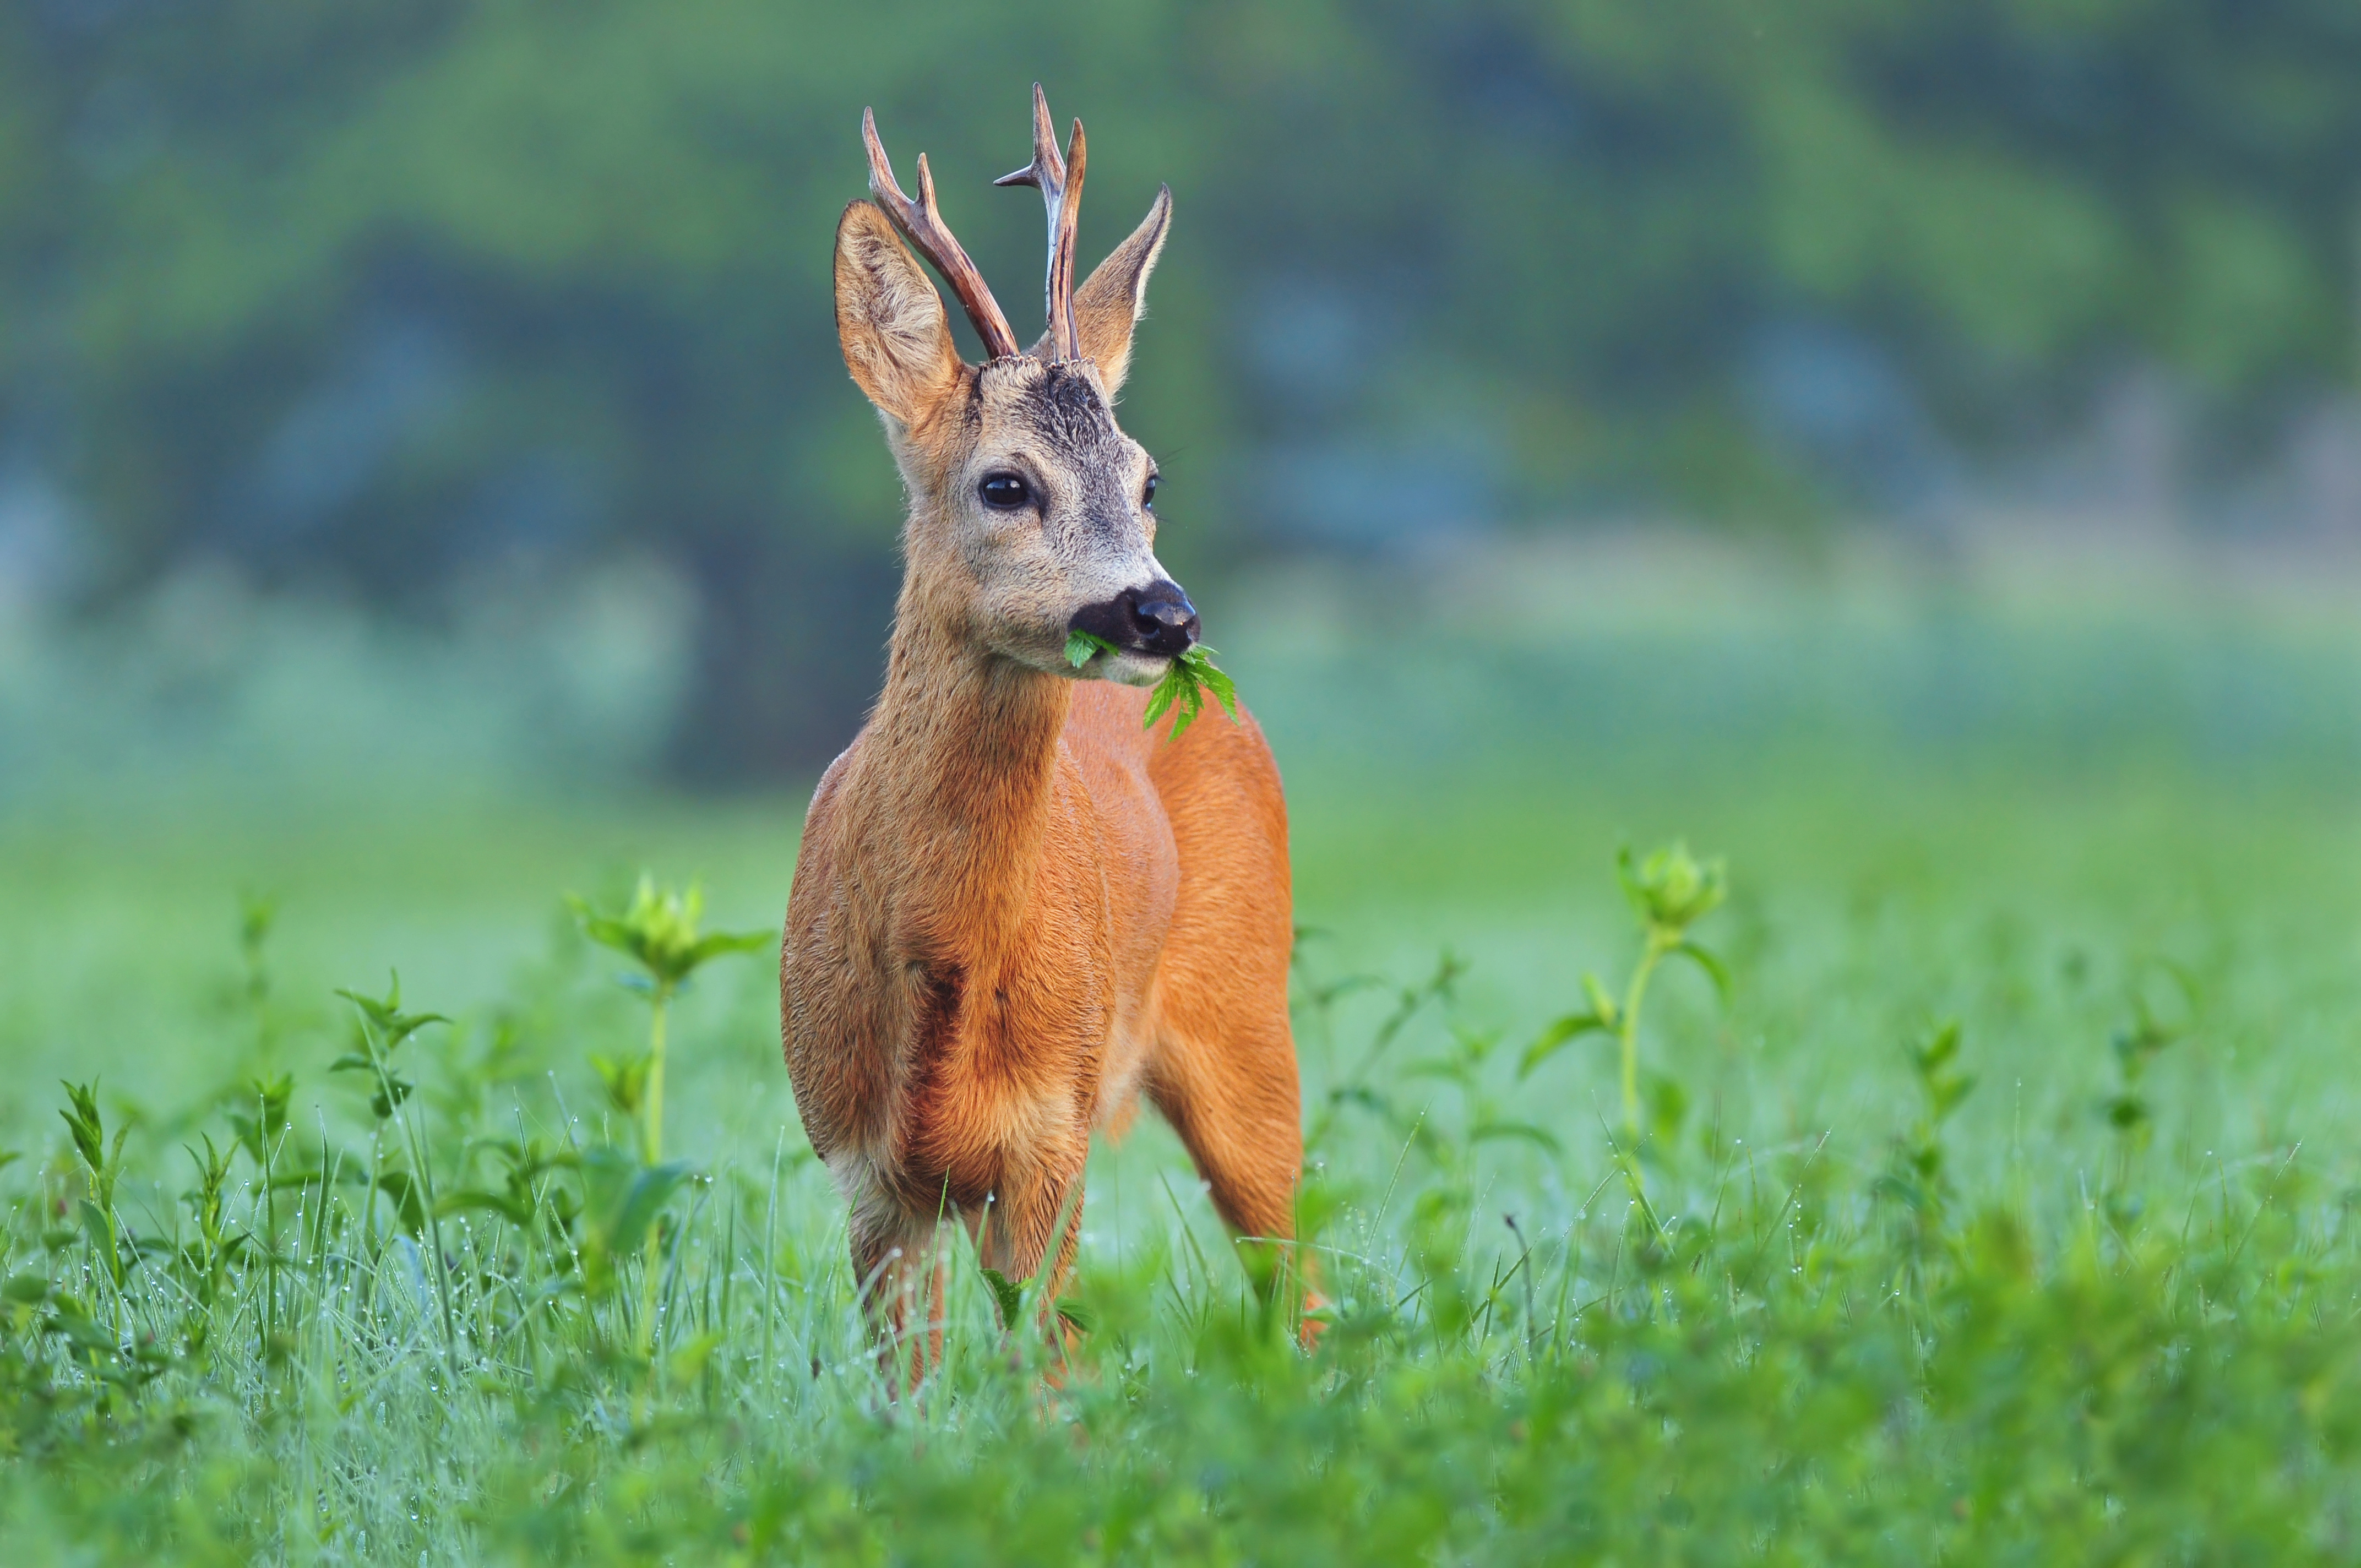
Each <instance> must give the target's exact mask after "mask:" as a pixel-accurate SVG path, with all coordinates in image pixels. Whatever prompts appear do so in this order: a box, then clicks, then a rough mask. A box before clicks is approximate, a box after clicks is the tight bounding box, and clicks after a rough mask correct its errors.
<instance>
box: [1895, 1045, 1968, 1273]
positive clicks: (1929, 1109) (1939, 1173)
mask: <svg viewBox="0 0 2361 1568" xmlns="http://www.w3.org/2000/svg"><path fill="white" fill-rule="evenodd" d="M1903 1054H1904V1055H1905V1057H1906V1058H1908V1060H1909V1063H1910V1072H1911V1076H1912V1077H1914V1078H1916V1080H1917V1081H1918V1100H1919V1112H1918V1119H1917V1120H1916V1122H1913V1123H1912V1124H1910V1130H1909V1131H1908V1132H1906V1133H1905V1134H1903V1135H1901V1136H1899V1137H1897V1138H1895V1139H1894V1154H1893V1157H1892V1159H1891V1160H1890V1161H1889V1162H1888V1164H1887V1167H1886V1170H1885V1174H1883V1176H1881V1177H1879V1178H1878V1179H1877V1181H1876V1183H1875V1184H1874V1186H1873V1187H1872V1192H1873V1193H1874V1194H1875V1195H1876V1196H1878V1197H1880V1198H1885V1199H1890V1200H1892V1201H1895V1202H1898V1203H1900V1204H1901V1205H1902V1206H1903V1208H1904V1209H1905V1210H1906V1211H1907V1212H1908V1214H1909V1217H1910V1239H1911V1243H1912V1246H1913V1248H1914V1250H1915V1251H1916V1253H1917V1254H1918V1255H1920V1256H1921V1257H1924V1256H1927V1255H1931V1254H1932V1253H1933V1251H1934V1249H1935V1246H1936V1244H1937V1243H1938V1241H1939V1240H1940V1239H1941V1237H1942V1236H1943V1234H1944V1220H1945V1215H1946V1214H1947V1212H1949V1207H1950V1202H1951V1199H1952V1196H1953V1193H1952V1187H1951V1179H1950V1173H1949V1170H1948V1169H1946V1168H1945V1149H1944V1144H1943V1124H1944V1123H1945V1122H1948V1121H1949V1120H1950V1118H1951V1113H1952V1112H1954V1111H1956V1110H1958V1109H1959V1108H1960V1102H1961V1101H1963V1100H1965V1099H1966V1098H1967V1097H1968V1091H1970V1090H1971V1089H1973V1088H1974V1087H1975V1086H1976V1080H1975V1078H1974V1075H1972V1074H1971V1073H1964V1072H1961V1071H1960V1067H1959V1058H1960V1023H1959V1020H1958V1019H1956V1018H1953V1019H1949V1020H1947V1021H1946V1022H1944V1023H1942V1024H1939V1025H1936V1026H1935V1027H1934V1028H1933V1029H1931V1030H1929V1031H1927V1037H1926V1038H1925V1039H1923V1040H1920V1041H1918V1042H1917V1043H1916V1044H1915V1045H1909V1046H1905V1047H1903Z"/></svg>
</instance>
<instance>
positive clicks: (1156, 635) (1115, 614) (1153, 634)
mask: <svg viewBox="0 0 2361 1568" xmlns="http://www.w3.org/2000/svg"><path fill="white" fill-rule="evenodd" d="M1067 626H1068V629H1069V630H1074V631H1087V632H1089V633H1090V634H1091V635H1092V636H1093V637H1101V638H1104V639H1105V640H1106V641H1109V642H1112V643H1114V644H1115V646H1116V647H1118V648H1127V649H1129V650H1131V651H1132V652H1137V653H1162V654H1164V655H1166V656H1167V657H1175V656H1178V655H1180V654H1182V653H1186V652H1188V651H1189V650H1190V649H1191V648H1192V647H1194V646H1195V645H1196V641H1197V607H1196V606H1195V605H1192V604H1191V603H1190V602H1189V596H1188V595H1187V594H1184V593H1182V592H1181V591H1180V584H1178V583H1175V582H1170V581H1167V580H1161V579H1159V581H1156V582H1153V583H1150V584H1148V586H1147V587H1144V588H1126V589H1124V590H1123V592H1121V593H1119V594H1117V595H1115V598H1111V599H1106V600H1104V601H1102V602H1100V603H1098V604H1093V605H1085V606H1083V607H1082V609H1078V610H1076V611H1075V612H1074V618H1073V620H1071V621H1069V622H1067Z"/></svg>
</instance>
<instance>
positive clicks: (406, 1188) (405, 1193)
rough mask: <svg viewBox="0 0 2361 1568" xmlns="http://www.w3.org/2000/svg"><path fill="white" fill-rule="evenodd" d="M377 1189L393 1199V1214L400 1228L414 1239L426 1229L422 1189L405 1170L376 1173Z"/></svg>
mask: <svg viewBox="0 0 2361 1568" xmlns="http://www.w3.org/2000/svg"><path fill="white" fill-rule="evenodd" d="M377 1185H378V1190H379V1191H380V1192H382V1193H384V1194H385V1195H386V1196H387V1197H388V1198H390V1199H392V1200H393V1212H394V1214H395V1215H396V1216H397V1217H398V1218H399V1219H400V1220H401V1228H402V1229H403V1230H405V1231H407V1232H409V1233H410V1234H411V1236H412V1238H413V1239H414V1238H416V1237H417V1236H418V1235H419V1234H421V1233H422V1232H423V1231H424V1230H425V1229H426V1205H425V1203H424V1201H423V1190H422V1189H421V1188H420V1187H419V1185H418V1183H417V1182H416V1181H414V1180H412V1179H411V1175H410V1172H408V1171H406V1170H386V1171H380V1172H379V1173H378V1179H377Z"/></svg>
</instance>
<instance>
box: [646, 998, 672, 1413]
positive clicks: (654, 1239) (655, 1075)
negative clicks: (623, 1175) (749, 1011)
mask: <svg viewBox="0 0 2361 1568" xmlns="http://www.w3.org/2000/svg"><path fill="white" fill-rule="evenodd" d="M671 1001H672V990H671V988H670V987H669V986H666V985H664V984H662V983H661V982H659V983H658V985H657V987H656V991H655V995H654V998H653V1002H652V1003H651V1005H650V1007H649V1009H648V1090H647V1107H646V1115H647V1125H646V1126H645V1127H644V1128H643V1129H642V1133H641V1137H640V1147H641V1152H642V1155H643V1156H644V1157H645V1158H646V1161H647V1163H648V1164H649V1165H650V1166H652V1167H653V1166H654V1165H656V1164H657V1163H658V1162H660V1161H661V1160H662V1159H663V1158H664V1014H665V1011H666V1009H667V1007H668V1005H669V1003H671ZM663 1268H664V1226H663V1223H661V1221H659V1222H658V1223H654V1224H652V1225H650V1226H649V1227H648V1245H647V1261H646V1264H645V1265H644V1266H643V1267H642V1276H643V1277H642V1279H641V1281H640V1350H641V1353H642V1354H644V1355H646V1356H647V1358H648V1377H649V1380H650V1382H651V1384H653V1380H654V1378H655V1345H656V1276H657V1275H658V1274H659V1273H661V1272H662V1271H663Z"/></svg>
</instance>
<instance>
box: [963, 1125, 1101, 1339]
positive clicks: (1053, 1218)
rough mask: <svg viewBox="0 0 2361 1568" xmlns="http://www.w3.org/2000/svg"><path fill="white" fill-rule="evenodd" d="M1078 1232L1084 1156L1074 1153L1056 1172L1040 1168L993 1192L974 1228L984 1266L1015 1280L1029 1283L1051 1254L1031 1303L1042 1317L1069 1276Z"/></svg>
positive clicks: (1047, 1318) (1079, 1236)
mask: <svg viewBox="0 0 2361 1568" xmlns="http://www.w3.org/2000/svg"><path fill="white" fill-rule="evenodd" d="M1085 1152H1087V1150H1085ZM1081 1242H1082V1160H1081V1159H1080V1158H1075V1159H1072V1160H1071V1162H1066V1161H1061V1162H1060V1168H1059V1169H1058V1170H1057V1171H1055V1172H1054V1173H1052V1172H1049V1171H1044V1172H1041V1173H1039V1174H1038V1175H1036V1176H1035V1177H1033V1178H1032V1179H1029V1180H1026V1181H1023V1182H1021V1183H1011V1184H1008V1185H1007V1187H1006V1188H1005V1190H1004V1191H1003V1192H1000V1193H996V1194H994V1201H993V1203H992V1205H991V1209H990V1211H989V1213H988V1214H987V1216H986V1218H985V1219H984V1221H983V1224H982V1225H981V1226H980V1227H979V1229H978V1233H977V1235H976V1251H977V1254H978V1255H979V1256H980V1258H981V1259H982V1261H983V1266H985V1267H986V1268H993V1269H997V1270H999V1272H1000V1274H1001V1275H1002V1277H1005V1278H1007V1279H1010V1280H1013V1281H1015V1282H1016V1283H1017V1284H1019V1285H1029V1284H1030V1283H1031V1282H1032V1280H1033V1277H1034V1276H1035V1275H1037V1274H1039V1273H1041V1272H1042V1269H1041V1261H1042V1259H1043V1258H1045V1257H1049V1258H1051V1259H1052V1261H1051V1263H1050V1266H1049V1271H1048V1281H1047V1286H1046V1288H1044V1290H1043V1291H1042V1293H1041V1295H1040V1297H1039V1298H1038V1299H1036V1300H1034V1301H1032V1302H1031V1303H1030V1305H1031V1307H1032V1309H1033V1310H1034V1311H1035V1312H1036V1313H1038V1314H1039V1315H1040V1316H1041V1318H1042V1321H1044V1322H1045V1323H1046V1322H1048V1321H1050V1314H1051V1313H1052V1311H1053V1306H1052V1304H1053V1303H1054V1302H1055V1301H1056V1300H1057V1299H1058V1297H1059V1295H1060V1293H1061V1292H1063V1291H1064V1289H1065V1288H1066V1285H1067V1282H1068V1281H1069V1280H1070V1279H1071V1277H1072V1275H1073V1268H1074V1255H1075V1252H1076V1250H1077V1249H1078V1248H1079V1247H1080V1245H1081ZM1052 1246H1054V1247H1055V1248H1056V1251H1055V1253H1054V1254H1052V1252H1051V1248H1052Z"/></svg>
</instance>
